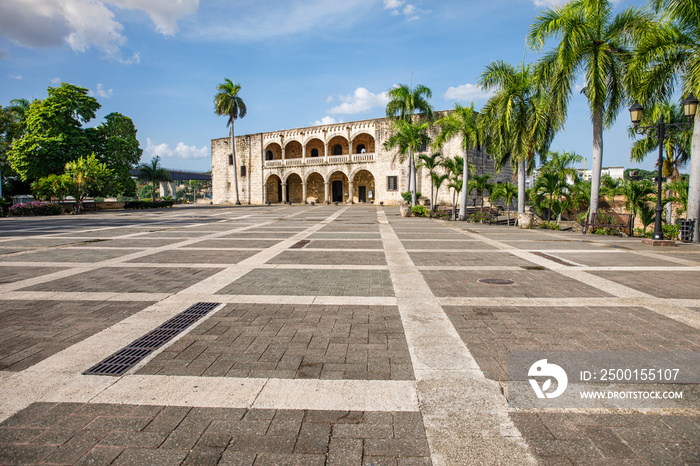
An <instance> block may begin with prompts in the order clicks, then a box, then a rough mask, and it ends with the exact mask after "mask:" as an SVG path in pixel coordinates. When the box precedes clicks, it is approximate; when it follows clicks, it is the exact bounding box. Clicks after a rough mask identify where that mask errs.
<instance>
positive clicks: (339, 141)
mask: <svg viewBox="0 0 700 466" xmlns="http://www.w3.org/2000/svg"><path fill="white" fill-rule="evenodd" d="M336 146H340V154H336V153H334V150H333V149H334V148H335V147H336ZM349 151H350V145H349V144H348V140H347V139H346V138H345V137H343V136H333V137H332V138H331V139H330V140H329V141H328V155H345V154H349V153H350V152H349Z"/></svg>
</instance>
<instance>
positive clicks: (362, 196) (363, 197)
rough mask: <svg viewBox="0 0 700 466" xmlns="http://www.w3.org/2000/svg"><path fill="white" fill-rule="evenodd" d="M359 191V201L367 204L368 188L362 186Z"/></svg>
mask: <svg viewBox="0 0 700 466" xmlns="http://www.w3.org/2000/svg"><path fill="white" fill-rule="evenodd" d="M357 189H358V193H357V200H358V201H360V202H367V186H360V187H358V188H357Z"/></svg>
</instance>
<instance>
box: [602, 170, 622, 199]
mask: <svg viewBox="0 0 700 466" xmlns="http://www.w3.org/2000/svg"><path fill="white" fill-rule="evenodd" d="M622 183H623V181H622V180H621V179H619V178H613V177H612V176H610V175H608V174H607V173H606V174H605V175H603V176H602V178H601V179H600V192H601V193H603V195H605V196H608V197H611V198H613V197H615V196H616V195H618V194H622Z"/></svg>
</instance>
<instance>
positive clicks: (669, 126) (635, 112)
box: [629, 93, 698, 240]
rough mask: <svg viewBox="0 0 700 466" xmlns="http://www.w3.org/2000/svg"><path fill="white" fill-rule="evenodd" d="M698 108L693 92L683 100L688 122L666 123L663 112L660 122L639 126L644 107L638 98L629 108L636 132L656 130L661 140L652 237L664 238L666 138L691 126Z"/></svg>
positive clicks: (656, 238) (644, 132)
mask: <svg viewBox="0 0 700 466" xmlns="http://www.w3.org/2000/svg"><path fill="white" fill-rule="evenodd" d="M697 108H698V99H696V98H695V96H694V95H693V94H692V93H691V94H690V95H688V97H686V99H685V100H684V101H683V112H684V113H685V116H686V118H687V119H688V121H687V122H684V123H666V122H665V121H664V115H663V113H662V114H661V118H659V122H658V123H657V124H655V125H651V126H639V122H640V121H642V113H643V112H644V107H642V106H641V105H639V102H637V101H636V100H635V101H634V104H632V106H631V107H630V108H629V111H630V118H631V119H632V124H633V125H634V132H635V133H637V134H647V133H650V132H652V131H656V135H657V140H658V142H659V162H658V167H659V172H658V175H657V178H656V219H655V222H654V235H653V236H652V239H655V240H662V239H664V233H663V229H662V228H661V216H662V212H663V208H662V207H661V179H662V177H663V166H664V139H666V136H667V134H666V133H667V130H668V134H669V135H670V133H671V131H673V130H681V129H685V128H687V127H689V126H690V125H691V124H692V123H691V121H692V119H693V117H695V113H696V111H697Z"/></svg>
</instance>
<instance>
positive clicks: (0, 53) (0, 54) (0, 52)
mask: <svg viewBox="0 0 700 466" xmlns="http://www.w3.org/2000/svg"><path fill="white" fill-rule="evenodd" d="M9 59H10V51H9V50H7V49H0V60H9Z"/></svg>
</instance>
